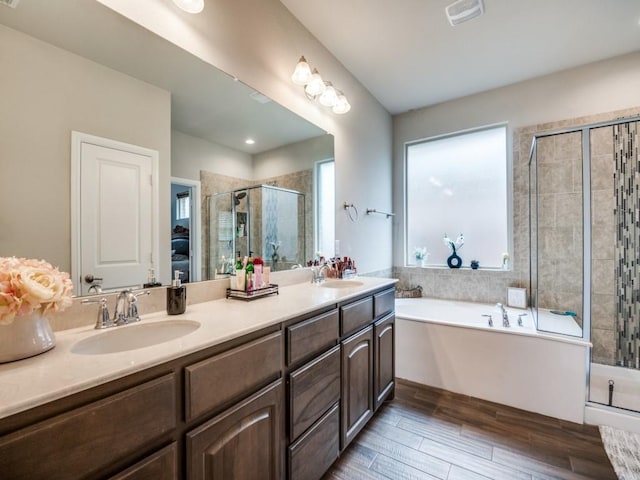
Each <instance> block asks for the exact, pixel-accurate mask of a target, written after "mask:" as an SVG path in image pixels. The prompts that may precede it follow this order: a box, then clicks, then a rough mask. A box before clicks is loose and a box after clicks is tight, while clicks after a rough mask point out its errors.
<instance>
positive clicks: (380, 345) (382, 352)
mask: <svg viewBox="0 0 640 480" xmlns="http://www.w3.org/2000/svg"><path fill="white" fill-rule="evenodd" d="M373 338H374V347H375V348H374V362H373V363H374V367H375V368H374V377H373V378H374V382H373V392H374V401H375V409H376V410H377V409H378V408H379V407H380V405H382V402H383V401H384V400H385V399H386V398H387V396H389V395H392V392H393V388H394V385H395V383H394V377H395V355H394V353H395V315H394V314H393V313H392V314H391V315H387V316H386V317H384V318H383V319H382V320H379V321H377V322H376V323H375V324H374V326H373Z"/></svg>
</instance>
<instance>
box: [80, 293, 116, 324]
mask: <svg viewBox="0 0 640 480" xmlns="http://www.w3.org/2000/svg"><path fill="white" fill-rule="evenodd" d="M82 303H99V304H100V310H98V318H97V319H96V326H95V327H94V328H95V329H96V330H102V329H103V328H109V327H113V326H114V323H113V320H111V317H109V308H108V307H107V299H106V298H101V299H100V300H82Z"/></svg>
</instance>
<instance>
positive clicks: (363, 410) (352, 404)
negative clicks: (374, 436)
mask: <svg viewBox="0 0 640 480" xmlns="http://www.w3.org/2000/svg"><path fill="white" fill-rule="evenodd" d="M341 413H342V430H341V435H340V441H341V445H340V449H341V450H344V449H345V448H346V447H347V445H349V443H350V442H351V440H353V438H354V437H355V436H356V435H357V434H358V432H359V431H360V430H361V429H362V427H364V426H365V425H366V423H367V422H368V421H369V419H370V418H371V417H372V415H373V326H369V327H367V328H365V329H364V330H362V331H360V332H359V333H357V334H355V335H353V336H352V337H349V338H347V339H346V340H344V341H343V342H342V411H341Z"/></svg>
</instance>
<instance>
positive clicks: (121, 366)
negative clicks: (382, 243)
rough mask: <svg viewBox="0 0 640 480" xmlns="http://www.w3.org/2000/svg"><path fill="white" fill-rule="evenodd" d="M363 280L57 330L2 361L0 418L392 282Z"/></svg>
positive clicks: (297, 287) (306, 285)
mask: <svg viewBox="0 0 640 480" xmlns="http://www.w3.org/2000/svg"><path fill="white" fill-rule="evenodd" d="M356 280H358V281H359V282H362V284H363V285H361V286H357V287H348V288H327V287H323V286H321V285H312V284H311V283H300V284H296V285H291V286H287V287H281V288H280V293H279V295H272V296H270V297H265V298H260V299H255V300H252V301H250V302H245V301H242V300H234V299H220V300H214V301H210V302H204V303H198V304H195V305H189V306H188V307H187V310H186V312H185V313H184V314H182V315H173V316H168V315H167V314H166V313H165V312H157V313H153V314H148V315H141V319H142V320H141V322H140V323H137V324H133V325H131V326H122V327H115V328H111V329H106V330H95V329H94V328H93V326H86V327H80V328H74V329H71V330H64V331H61V332H57V333H56V346H55V348H53V350H50V351H48V352H46V353H43V354H41V355H38V356H35V357H32V358H28V359H25V360H20V361H17V362H12V363H6V364H0V418H4V417H8V416H10V415H13V414H15V413H19V412H22V411H25V410H28V409H30V408H33V407H36V406H39V405H43V404H45V403H47V402H50V401H53V400H57V399H59V398H62V397H65V396H68V395H71V394H73V393H77V392H80V391H82V390H86V389H88V388H91V387H95V386H97V385H100V384H103V383H106V382H109V381H111V380H115V379H117V378H121V377H124V376H126V375H130V374H132V373H135V372H139V371H141V370H144V369H147V368H150V367H153V366H155V365H159V364H161V363H164V362H167V361H170V360H173V359H176V358H179V357H183V356H185V355H188V354H190V353H194V352H197V351H199V350H203V349H205V348H207V347H210V346H213V345H216V344H220V343H223V342H225V341H227V340H231V339H233V338H237V337H240V336H242V335H245V334H248V333H251V332H254V331H257V330H260V329H262V328H265V327H268V326H271V325H275V324H278V323H281V322H284V321H286V320H290V319H292V318H295V317H298V316H300V315H303V314H305V313H308V312H312V311H314V310H317V309H319V308H322V307H325V306H329V305H332V304H335V303H337V302H342V301H345V300H349V299H350V298H353V297H356V296H358V295H361V294H364V293H368V292H370V291H373V290H376V289H379V288H382V287H385V286H391V285H393V284H394V283H395V282H396V280H394V279H388V278H373V277H357V279H356ZM178 319H184V320H194V321H197V322H199V323H200V324H201V325H200V328H198V329H197V330H195V331H194V332H192V333H190V334H188V335H186V336H183V337H180V338H177V339H174V340H170V341H168V342H164V343H160V344H157V345H153V346H149V347H144V348H139V349H136V350H128V351H124V352H118V353H109V354H99V355H83V354H76V353H73V352H72V351H71V349H72V347H73V346H74V345H75V344H76V343H77V342H78V341H80V340H83V339H85V338H88V337H91V336H96V335H101V334H104V333H108V332H110V331H113V330H114V329H126V328H130V327H135V325H141V324H142V323H145V322H150V321H154V322H155V321H160V322H161V321H166V320H178Z"/></svg>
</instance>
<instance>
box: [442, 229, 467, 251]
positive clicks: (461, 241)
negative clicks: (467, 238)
mask: <svg viewBox="0 0 640 480" xmlns="http://www.w3.org/2000/svg"><path fill="white" fill-rule="evenodd" d="M442 240H443V241H444V244H445V245H446V246H447V247H449V248H450V249H451V251H452V252H453V253H454V254H455V253H456V251H457V250H460V249H461V248H462V246H463V245H464V237H463V236H462V234H460V235H458V238H456V241H455V242H454V241H453V240H451V239H450V238H449V236H448V235H447V234H446V233H445V234H444V238H443V239H442Z"/></svg>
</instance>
